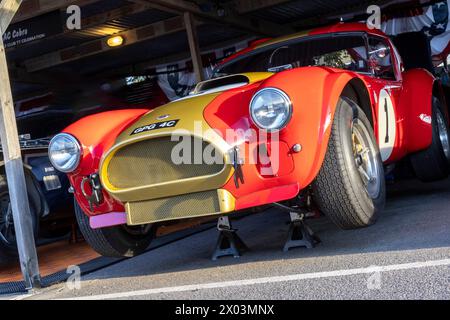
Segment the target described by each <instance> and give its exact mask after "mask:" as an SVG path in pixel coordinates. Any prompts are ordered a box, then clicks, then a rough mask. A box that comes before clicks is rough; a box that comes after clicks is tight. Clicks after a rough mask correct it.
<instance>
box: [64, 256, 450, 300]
mask: <svg viewBox="0 0 450 320" xmlns="http://www.w3.org/2000/svg"><path fill="white" fill-rule="evenodd" d="M449 265H450V259H443V260H433V261H424V262H413V263H404V264H393V265H387V266H372V267H367V268H357V269H344V270H334V271H325V272H315V273H303V274H294V275H288V276H275V277H264V278H255V279H246V280H235V281H223V282H212V283H201V284H192V285H184V286H176V287H165V288H155V289H146V290H138V291H128V292H119V293H110V294H101V295H93V296H85V297H76V298H68V299H63V300H104V299H120V298H128V297H137V296H145V295H152V294H159V293H172V292H184V291H193V290H205V289H217V288H226V287H239V286H250V285H257V284H265V283H277V282H287V281H298V280H307V279H321V278H332V277H344V276H351V275H358V274H370V273H375V272H389V271H399V270H410V269H419V268H429V267H439V266H449Z"/></svg>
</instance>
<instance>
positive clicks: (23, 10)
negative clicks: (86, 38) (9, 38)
mask: <svg viewBox="0 0 450 320" xmlns="http://www.w3.org/2000/svg"><path fill="white" fill-rule="evenodd" d="M94 2H98V0H23V1H22V5H21V6H20V9H19V10H18V12H17V15H16V16H15V17H14V19H13V21H12V23H16V22H20V21H23V20H27V19H30V18H33V17H36V16H40V15H41V14H44V13H48V12H51V11H54V10H61V9H63V10H65V9H66V8H67V7H68V6H70V5H72V4H76V5H78V6H85V5H88V4H91V3H94Z"/></svg>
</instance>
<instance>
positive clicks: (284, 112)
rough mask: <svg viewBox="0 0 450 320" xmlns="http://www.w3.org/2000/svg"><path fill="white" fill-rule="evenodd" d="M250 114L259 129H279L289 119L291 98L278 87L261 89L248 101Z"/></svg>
mask: <svg viewBox="0 0 450 320" xmlns="http://www.w3.org/2000/svg"><path fill="white" fill-rule="evenodd" d="M250 115H251V117H252V120H253V122H254V123H255V124H256V125H257V126H258V127H259V128H261V129H265V130H281V129H283V128H284V127H285V126H286V125H287V123H288V122H289V120H290V119H291V115H292V102H291V99H289V97H288V95H287V94H286V93H284V92H283V91H281V90H280V89H275V88H265V89H262V90H260V91H258V92H257V93H256V94H255V95H254V96H253V99H252V101H251V102H250Z"/></svg>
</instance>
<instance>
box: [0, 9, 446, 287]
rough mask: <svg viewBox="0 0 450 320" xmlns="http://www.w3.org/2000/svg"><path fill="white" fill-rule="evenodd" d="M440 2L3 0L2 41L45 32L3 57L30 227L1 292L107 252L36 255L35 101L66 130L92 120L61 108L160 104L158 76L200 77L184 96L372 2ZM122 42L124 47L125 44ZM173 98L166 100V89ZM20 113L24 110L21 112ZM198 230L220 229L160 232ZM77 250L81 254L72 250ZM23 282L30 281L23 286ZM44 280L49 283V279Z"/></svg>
mask: <svg viewBox="0 0 450 320" xmlns="http://www.w3.org/2000/svg"><path fill="white" fill-rule="evenodd" d="M437 2H439V1H415V0H412V1H407V0H404V1H392V0H380V1H374V0H371V1H365V0H363V1H361V0H342V1H330V0H318V1H303V0H294V1H292V0H226V1H215V0H148V1H147V0H79V1H65V0H53V1H47V0H24V1H19V0H2V1H1V3H0V29H1V30H2V34H3V35H5V33H7V32H8V30H14V31H16V32H18V37H19V38H22V37H21V36H20V30H24V29H28V28H29V29H30V30H31V32H35V31H34V30H33V29H36V30H38V31H39V32H38V31H36V35H37V33H40V34H42V35H41V36H40V37H36V39H32V40H30V39H28V40H27V41H24V42H23V43H19V42H14V41H13V40H11V39H7V38H5V36H3V38H4V39H3V42H4V49H3V47H2V51H3V52H4V53H5V54H6V61H7V68H6V69H5V67H6V64H5V63H6V61H5V59H2V57H0V60H4V61H2V62H1V63H3V64H5V65H4V68H3V69H4V70H1V72H0V75H1V77H2V80H3V83H7V82H5V81H7V79H8V78H7V72H9V79H10V83H11V93H12V97H13V101H14V102H15V104H11V103H8V101H9V100H8V97H10V96H11V93H8V89H9V88H7V86H2V89H1V92H0V101H1V108H2V120H1V122H0V127H1V133H2V135H1V137H2V143H3V152H4V159H5V160H4V161H5V163H10V164H9V167H7V168H6V173H7V176H8V182H9V187H10V194H15V195H16V196H12V197H11V198H12V199H11V203H12V209H13V213H14V218H15V221H16V217H17V219H18V220H17V221H20V223H21V224H23V226H24V227H23V228H21V231H20V232H19V233H17V232H16V233H17V238H18V242H19V243H20V241H21V239H22V240H23V244H22V245H21V244H19V248H21V249H20V250H19V251H20V256H21V259H20V260H21V263H20V266H19V263H18V262H15V263H14V264H12V265H9V266H8V267H7V268H5V269H3V270H2V272H1V276H0V287H1V285H2V283H3V284H6V283H10V284H9V287H8V286H6V285H5V288H11V283H15V284H14V285H13V286H12V287H14V288H20V290H24V289H31V288H39V287H40V286H41V285H42V284H43V283H44V284H45V285H48V284H49V283H53V282H54V281H55V277H53V278H52V277H51V275H54V274H56V273H58V272H60V273H61V272H62V273H63V274H64V273H65V269H66V267H67V265H75V264H81V263H86V262H89V261H92V260H95V259H98V255H96V254H95V253H94V252H93V251H92V250H91V249H90V248H89V247H88V246H87V245H86V243H84V242H82V241H80V242H79V243H75V244H74V243H71V244H70V243H69V240H68V239H64V240H60V241H59V242H58V243H59V244H61V245H60V246H58V244H55V243H50V244H46V245H42V246H39V248H38V252H39V254H38V255H36V251H35V245H34V241H32V239H33V237H30V236H29V235H30V234H32V232H31V231H30V230H31V222H30V221H27V219H26V218H24V214H23V213H24V212H27V211H29V210H30V209H29V208H27V207H28V205H27V204H28V201H27V200H26V194H27V193H26V192H24V190H26V187H25V182H24V181H25V178H24V174H23V170H22V163H21V161H22V158H21V156H20V153H21V152H20V147H21V145H20V144H19V135H18V133H17V129H16V126H17V125H16V124H14V123H11V120H12V119H15V118H16V116H18V115H17V113H21V112H24V113H23V114H24V115H26V114H27V112H26V111H27V110H29V109H31V108H34V107H36V105H35V103H41V104H44V105H45V106H46V108H45V110H44V111H43V112H47V111H48V112H49V113H50V114H51V113H54V117H53V118H51V120H48V119H47V120H45V121H47V122H41V121H43V120H42V118H41V117H36V118H34V119H33V120H32V121H34V124H36V125H38V126H43V127H45V128H47V129H49V130H50V131H51V129H50V128H52V127H53V126H54V127H55V128H57V127H58V129H57V130H61V129H62V127H61V128H59V126H61V125H62V124H63V123H64V124H67V125H68V124H70V123H71V122H73V121H74V120H76V119H77V117H79V116H82V115H83V114H84V113H83V114H77V115H73V114H70V115H69V116H67V115H65V114H63V113H58V112H55V109H58V108H62V107H64V109H67V108H68V109H70V110H72V111H73V110H75V111H76V110H82V109H83V108H86V109H89V111H86V112H100V111H103V110H105V109H108V108H111V107H112V104H113V103H123V104H124V105H144V104H148V103H151V101H152V100H154V99H155V96H154V95H155V94H156V93H155V92H157V91H159V90H160V89H157V88H155V83H157V82H155V81H154V79H155V78H156V79H158V77H160V78H159V79H161V77H164V76H167V75H168V74H173V73H179V74H184V75H187V76H188V77H190V78H191V79H194V80H191V82H190V83H184V84H183V86H182V88H180V91H179V92H177V91H176V90H175V89H174V90H173V91H175V93H176V94H177V95H178V94H179V95H185V94H187V93H188V92H189V90H190V89H192V86H193V84H194V83H195V81H197V82H198V81H201V80H205V79H207V78H208V76H209V72H210V71H211V70H212V68H213V67H214V66H215V65H216V64H217V63H218V62H219V61H220V60H222V59H223V58H225V57H226V56H228V55H229V54H231V53H233V52H235V51H236V50H239V49H243V48H245V47H246V46H248V45H249V44H250V43H251V42H252V41H255V40H257V39H262V38H268V37H276V36H281V35H286V34H291V33H294V32H299V31H304V30H308V29H311V28H314V27H320V26H325V25H329V24H332V23H337V22H339V21H345V22H356V21H362V20H365V19H366V18H367V12H366V10H367V7H368V6H369V5H374V4H376V5H379V6H380V7H381V8H382V10H383V14H386V15H393V16H395V15H397V14H399V12H410V11H414V10H417V9H420V8H424V7H427V6H430V5H432V4H434V3H437ZM70 5H76V6H78V8H80V13H81V21H80V22H81V29H79V28H77V26H76V19H75V20H72V19H73V17H74V14H75V15H76V13H77V9H76V7H75V8H73V7H72V8H71V7H69V6H70ZM69 9H70V10H69ZM16 10H17V12H15V11H16ZM4 30H5V31H4ZM29 36H31V35H29ZM117 36H120V37H117ZM111 41H112V42H111ZM114 41H119V42H120V44H118V45H116V44H115V43H114ZM108 43H109V44H108ZM181 62H182V63H181ZM192 81H194V83H193V82H192ZM167 82H169V81H167ZM136 84H141V85H136ZM156 85H157V84H156ZM105 91H106V92H107V93H108V94H109V93H111V92H113V93H114V94H118V95H119V96H120V99H118V98H117V97H116V96H114V99H113V100H111V99H110V97H109V96H108V99H107V100H106V102H105V98H104V96H103V95H104V93H105ZM165 94H166V96H167V92H165ZM36 99H37V102H36V101H35V100H36ZM158 99H159V98H158ZM30 101H31V102H30ZM17 102H21V103H20V104H18V103H17ZM20 107H23V108H25V109H23V110H21V109H20ZM27 108H28V109H27ZM47 109H50V110H47ZM14 111H15V113H16V115H14ZM83 112H85V111H83ZM30 121H31V120H30ZM25 123H28V122H25ZM26 130H27V128H26V127H25V128H23V127H20V126H19V134H26V132H25V131H26ZM56 133H57V132H51V134H56ZM31 138H33V137H31ZM16 160H17V161H18V162H17V161H16ZM21 172H22V173H21ZM14 203H15V205H14ZM16 223H17V222H16ZM27 225H28V227H27ZM199 225H201V226H200V228H201V230H204V229H206V228H213V227H214V226H215V225H212V224H211V223H210V222H209V221H207V220H205V219H203V220H200V221H197V220H194V221H191V222H189V223H185V224H182V225H178V226H174V227H173V228H168V230H162V231H160V233H159V234H160V235H161V236H164V237H166V238H165V239H166V240H163V241H162V243H163V242H164V241H167V243H169V242H171V241H174V240H173V239H178V238H182V237H186V236H187V234H190V232H193V231H192V230H190V231H189V228H192V227H193V226H199ZM19 229H20V228H19ZM16 230H17V229H16ZM186 230H188V231H186ZM164 243H165V242H164ZM157 245H162V244H157ZM68 248H70V250H73V251H69V252H68V251H67V250H68ZM72 252H73V253H74V254H71V253H72ZM68 253H69V254H68ZM38 260H39V265H40V267H41V268H40V269H41V270H39V266H38ZM102 263H105V261H103V262H102ZM107 263H112V261H107ZM107 263H106V264H107ZM96 268H97V269H98V268H99V267H98V265H95V266H93V267H92V268H91V269H92V270H94V269H96ZM22 276H23V278H24V282H22V280H21V279H20V278H21V277H22ZM41 276H50V278H48V279H49V280H48V281H45V282H43V281H42V280H41ZM8 290H9V289H8Z"/></svg>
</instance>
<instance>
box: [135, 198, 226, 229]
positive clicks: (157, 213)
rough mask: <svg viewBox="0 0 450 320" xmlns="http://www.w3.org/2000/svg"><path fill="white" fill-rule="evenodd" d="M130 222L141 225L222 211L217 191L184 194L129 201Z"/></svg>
mask: <svg viewBox="0 0 450 320" xmlns="http://www.w3.org/2000/svg"><path fill="white" fill-rule="evenodd" d="M126 210H127V213H128V223H129V224H130V225H140V224H147V223H154V222H158V221H165V220H176V219H183V218H192V217H200V216H207V215H211V214H214V213H219V212H220V204H219V197H218V195H217V191H216V190H214V191H207V192H198V193H190V194H184V195H181V196H175V197H170V198H163V199H156V200H149V201H140V202H129V203H127V204H126Z"/></svg>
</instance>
